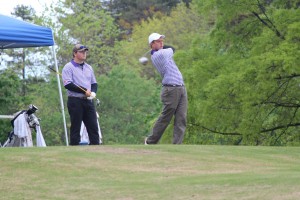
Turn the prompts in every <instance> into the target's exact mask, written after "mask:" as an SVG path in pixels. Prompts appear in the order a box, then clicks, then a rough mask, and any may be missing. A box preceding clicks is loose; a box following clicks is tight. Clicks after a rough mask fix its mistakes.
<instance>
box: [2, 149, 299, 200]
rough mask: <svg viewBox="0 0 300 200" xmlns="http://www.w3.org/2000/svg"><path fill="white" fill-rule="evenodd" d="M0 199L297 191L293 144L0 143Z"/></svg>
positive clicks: (289, 194) (214, 196)
mask: <svg viewBox="0 0 300 200" xmlns="http://www.w3.org/2000/svg"><path fill="white" fill-rule="evenodd" d="M0 162H1V164H0V180H1V181H0V194H1V196H0V199H8V200H14V199H18V200H19V199H30V200H32V199H40V200H41V199H61V200H64V199H72V200H77V199H78V200H79V199H80V200H83V199H103V200H110V199H113V200H145V199H151V200H152V199H154V200H177V199H180V200H187V199H195V200H199V199H205V200H206V199H211V200H218V199H228V200H233V199H247V200H249V199H253V200H254V199H255V200H259V199H270V200H285V199H299V198H300V147H246V146H201V145H156V146H150V145H148V146H144V145H111V146H108V145H103V146H77V147H71V146H70V147H46V148H37V147H33V148H1V149H0Z"/></svg>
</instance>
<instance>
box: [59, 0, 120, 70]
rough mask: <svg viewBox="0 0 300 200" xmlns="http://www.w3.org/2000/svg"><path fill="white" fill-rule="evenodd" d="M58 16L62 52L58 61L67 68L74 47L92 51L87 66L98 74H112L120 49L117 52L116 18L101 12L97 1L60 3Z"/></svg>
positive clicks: (102, 10)
mask: <svg viewBox="0 0 300 200" xmlns="http://www.w3.org/2000/svg"><path fill="white" fill-rule="evenodd" d="M55 10H56V12H58V13H59V16H58V20H59V22H60V23H61V27H60V29H59V30H58V31H57V36H56V37H55V39H56V41H57V43H58V44H60V46H59V47H60V48H59V51H58V55H59V56H58V59H59V63H60V65H65V64H66V63H67V62H69V61H70V59H71V58H72V48H73V46H74V44H75V43H82V44H84V45H87V46H88V47H89V55H88V60H87V62H88V63H89V64H90V65H91V66H93V67H94V70H95V72H96V73H97V74H104V73H107V72H108V71H110V69H111V68H112V66H113V65H115V64H117V63H116V59H115V58H116V57H117V52H118V49H117V48H114V45H115V41H116V39H117V38H118V36H119V34H120V31H119V30H118V28H117V26H116V25H115V24H114V20H113V18H112V17H111V16H110V15H109V14H108V13H107V12H106V11H105V10H104V9H103V8H102V4H101V3H100V1H98V0H92V1H87V0H77V1H70V0H66V1H61V2H60V5H59V6H57V7H55Z"/></svg>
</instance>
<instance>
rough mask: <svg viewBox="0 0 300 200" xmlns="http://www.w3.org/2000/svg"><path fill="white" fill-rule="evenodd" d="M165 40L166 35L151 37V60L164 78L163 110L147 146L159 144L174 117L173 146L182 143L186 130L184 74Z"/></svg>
mask: <svg viewBox="0 0 300 200" xmlns="http://www.w3.org/2000/svg"><path fill="white" fill-rule="evenodd" d="M164 38H165V36H164V35H161V34H158V33H152V34H151V35H150V36H149V45H150V48H151V49H152V50H151V60H152V63H153V65H154V66H155V68H156V69H157V71H158V72H159V73H160V75H161V77H162V91H161V101H162V103H163V110H162V112H161V114H160V116H159V118H158V119H157V121H156V123H155V125H154V127H153V129H152V134H151V135H150V136H149V137H147V138H146V139H145V144H157V143H158V141H159V140H160V138H161V136H162V135H163V133H164V131H165V129H166V128H167V126H168V125H169V123H170V121H171V119H172V117H173V116H175V118H174V132H173V144H181V143H182V141H183V137H184V132H185V129H186V117H187V92H186V89H185V86H184V82H183V77H182V74H181V72H180V71H179V69H178V67H177V65H176V63H175V61H174V59H173V54H174V51H175V49H174V48H173V47H171V46H164V43H163V39H164Z"/></svg>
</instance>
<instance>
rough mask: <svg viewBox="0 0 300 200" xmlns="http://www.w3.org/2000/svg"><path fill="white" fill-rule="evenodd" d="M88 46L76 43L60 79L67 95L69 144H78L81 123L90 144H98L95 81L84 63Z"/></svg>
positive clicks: (89, 68) (90, 70)
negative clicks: (94, 99)
mask: <svg viewBox="0 0 300 200" xmlns="http://www.w3.org/2000/svg"><path fill="white" fill-rule="evenodd" d="M88 50H89V49H88V48H87V47H86V46H84V45H81V44H76V45H75V46H74V48H73V59H72V60H71V61H70V62H69V63H67V64H66V65H65V66H64V68H63V70H62V79H63V83H64V86H65V88H66V89H67V95H68V103H67V104H68V111H69V115H70V119H71V128H70V129H71V131H70V145H79V143H80V128H81V123H82V121H83V123H84V124H85V126H86V129H87V132H88V135H89V140H90V145H98V144H99V133H98V124H97V116H96V109H95V106H94V103H93V100H92V99H93V98H95V97H96V92H97V87H98V85H97V82H96V78H95V75H94V71H93V68H92V67H91V66H90V65H88V64H87V63H85V62H84V61H85V60H86V56H87V52H88Z"/></svg>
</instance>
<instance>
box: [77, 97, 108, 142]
mask: <svg viewBox="0 0 300 200" xmlns="http://www.w3.org/2000/svg"><path fill="white" fill-rule="evenodd" d="M96 105H97V106H100V100H99V99H97V100H96ZM96 115H97V124H98V133H99V143H100V144H102V143H103V142H102V133H101V129H100V124H99V114H98V112H96ZM89 143H90V140H89V135H88V132H87V130H86V127H85V125H84V123H83V122H81V128H80V143H79V144H80V145H88V144H89Z"/></svg>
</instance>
